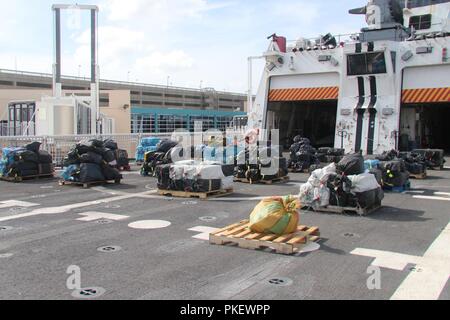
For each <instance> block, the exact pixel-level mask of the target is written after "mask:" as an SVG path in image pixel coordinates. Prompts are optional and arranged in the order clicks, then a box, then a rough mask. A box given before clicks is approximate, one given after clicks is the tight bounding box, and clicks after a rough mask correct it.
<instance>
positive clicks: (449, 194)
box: [434, 192, 450, 197]
mask: <svg viewBox="0 0 450 320" xmlns="http://www.w3.org/2000/svg"><path fill="white" fill-rule="evenodd" d="M434 194H435V195H437V196H447V197H450V192H435V193H434Z"/></svg>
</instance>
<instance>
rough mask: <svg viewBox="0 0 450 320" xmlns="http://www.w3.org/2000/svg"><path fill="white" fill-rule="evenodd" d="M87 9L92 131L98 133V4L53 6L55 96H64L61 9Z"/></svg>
mask: <svg viewBox="0 0 450 320" xmlns="http://www.w3.org/2000/svg"><path fill="white" fill-rule="evenodd" d="M71 9H73V10H75V9H78V10H87V11H89V12H90V24H91V35H90V40H91V41H90V44H91V64H90V67H91V104H90V108H91V114H94V113H95V116H93V115H92V116H91V133H92V134H97V132H98V131H99V130H98V129H99V124H100V123H99V121H100V92H99V86H100V80H99V76H100V70H99V67H98V11H99V8H98V6H92V5H78V4H77V5H69V4H55V5H53V6H52V10H53V12H54V22H55V23H54V26H55V29H54V41H55V43H54V44H55V45H54V48H55V60H54V64H53V96H54V97H56V98H61V97H62V81H61V80H62V79H61V62H62V54H61V43H62V42H61V36H62V29H61V11H62V10H71Z"/></svg>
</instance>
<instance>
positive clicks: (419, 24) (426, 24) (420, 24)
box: [409, 14, 431, 30]
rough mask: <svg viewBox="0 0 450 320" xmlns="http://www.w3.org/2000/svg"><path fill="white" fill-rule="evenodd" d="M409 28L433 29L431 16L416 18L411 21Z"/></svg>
mask: <svg viewBox="0 0 450 320" xmlns="http://www.w3.org/2000/svg"><path fill="white" fill-rule="evenodd" d="M409 27H410V28H414V29H415V30H425V29H430V28H431V14H425V15H423V16H414V17H411V19H410V20H409Z"/></svg>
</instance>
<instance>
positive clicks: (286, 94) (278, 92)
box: [269, 87, 339, 102]
mask: <svg viewBox="0 0 450 320" xmlns="http://www.w3.org/2000/svg"><path fill="white" fill-rule="evenodd" d="M338 96H339V87H323V88H298V89H272V90H270V93H269V101H270V102H282V101H317V100H337V99H338Z"/></svg>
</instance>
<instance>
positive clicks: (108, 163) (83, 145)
mask: <svg viewBox="0 0 450 320" xmlns="http://www.w3.org/2000/svg"><path fill="white" fill-rule="evenodd" d="M106 146H109V147H110V148H117V144H116V143H115V142H114V141H112V140H106V141H101V140H97V139H93V140H89V141H81V142H80V143H78V144H76V145H75V146H74V147H73V148H72V149H71V150H70V151H69V153H68V154H67V156H66V157H65V158H64V169H63V172H62V173H61V177H62V178H63V180H64V181H68V182H79V183H89V182H104V181H112V180H114V181H117V180H120V179H122V175H121V174H120V172H119V170H117V169H116V168H115V164H116V153H115V151H116V150H115V149H110V148H107V147H106Z"/></svg>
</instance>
